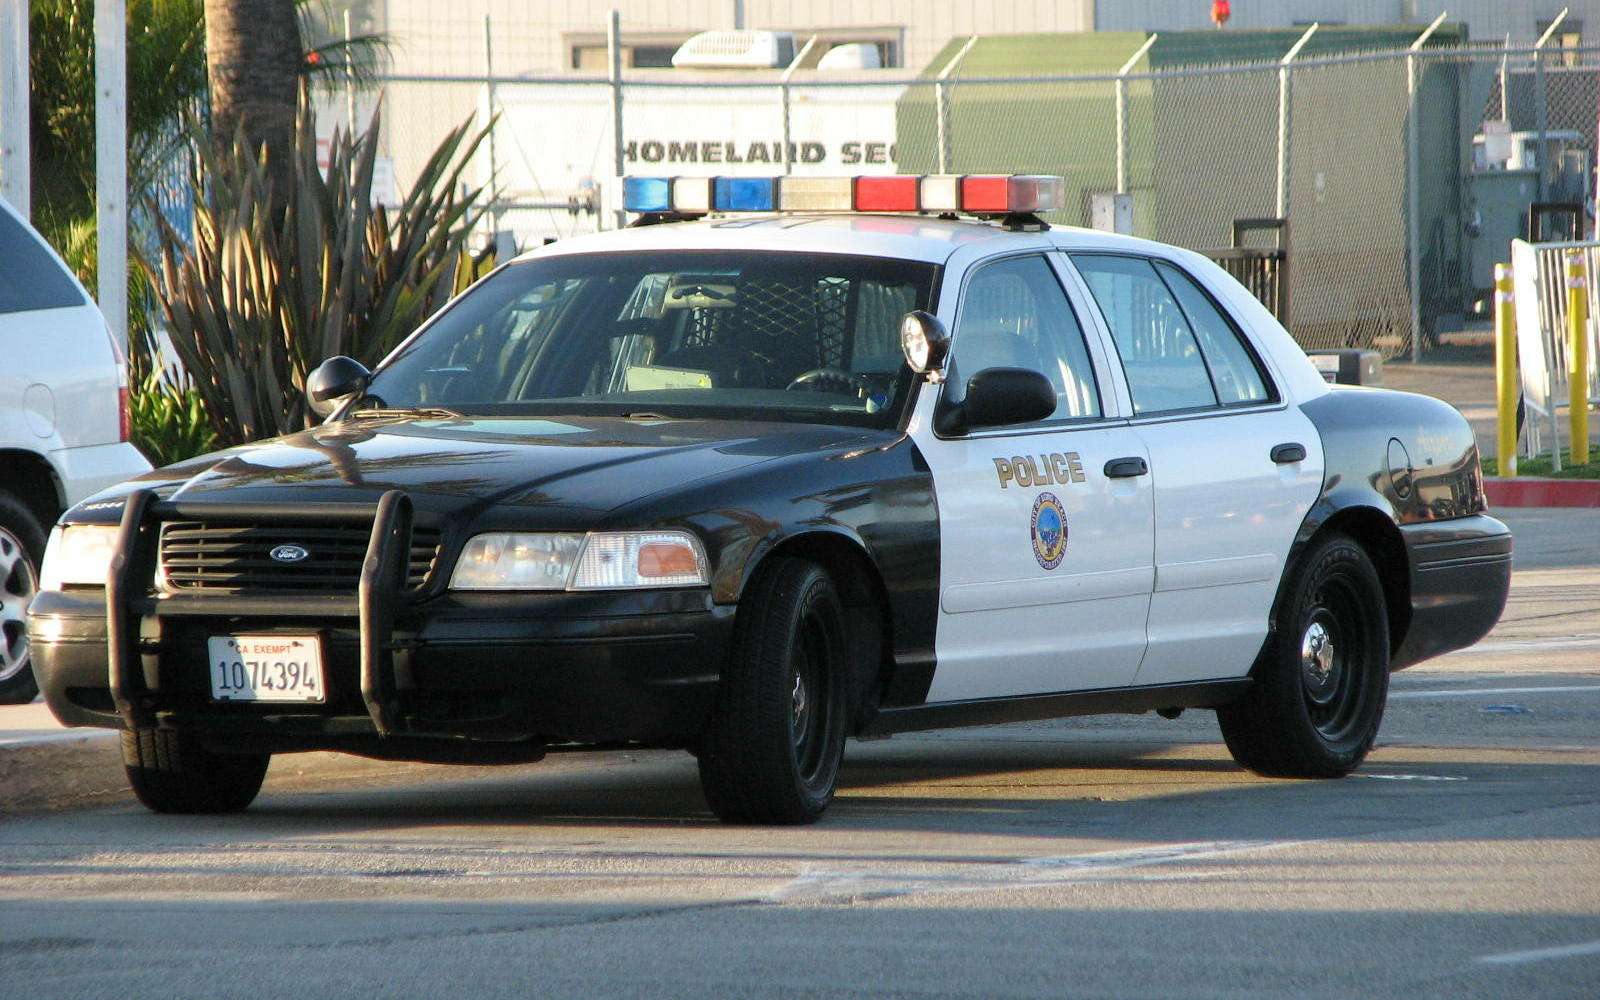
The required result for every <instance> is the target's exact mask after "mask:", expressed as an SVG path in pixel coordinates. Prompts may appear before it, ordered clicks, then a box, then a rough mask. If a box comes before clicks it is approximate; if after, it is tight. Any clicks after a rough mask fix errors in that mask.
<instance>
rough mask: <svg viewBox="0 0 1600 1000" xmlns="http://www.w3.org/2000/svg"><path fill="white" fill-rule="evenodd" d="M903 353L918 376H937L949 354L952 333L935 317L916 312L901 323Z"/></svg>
mask: <svg viewBox="0 0 1600 1000" xmlns="http://www.w3.org/2000/svg"><path fill="white" fill-rule="evenodd" d="M900 349H901V350H902V351H904V352H905V355H906V364H908V365H910V366H911V370H912V371H914V372H916V373H917V374H918V375H925V374H927V373H928V372H936V371H938V370H939V369H941V368H943V367H944V359H945V356H946V355H947V354H949V353H950V332H949V331H948V330H946V329H945V328H944V324H943V323H941V322H939V318H938V317H937V316H935V315H933V313H928V312H923V311H922V310H921V309H913V310H912V311H911V312H908V313H906V315H905V318H904V319H902V320H900Z"/></svg>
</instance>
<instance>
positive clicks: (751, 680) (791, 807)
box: [699, 557, 849, 823]
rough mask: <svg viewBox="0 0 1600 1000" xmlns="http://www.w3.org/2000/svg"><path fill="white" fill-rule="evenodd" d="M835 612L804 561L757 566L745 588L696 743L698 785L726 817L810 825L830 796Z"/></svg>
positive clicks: (834, 766)
mask: <svg viewBox="0 0 1600 1000" xmlns="http://www.w3.org/2000/svg"><path fill="white" fill-rule="evenodd" d="M848 648H849V647H848V644H847V643H846V641H845V625H844V612H843V609H842V608H841V606H840V604H839V596H838V593H837V592H836V591H835V590H834V587H833V582H832V581H831V580H830V579H829V578H828V574H827V573H826V572H825V571H824V570H823V569H822V567H820V566H818V565H817V564H815V563H813V562H810V561H808V560H804V559H793V558H783V557H780V558H778V559H775V560H773V561H772V562H771V563H769V564H767V565H765V566H763V567H762V569H761V570H760V572H759V573H758V575H757V577H756V579H755V580H753V581H752V582H751V584H750V586H749V587H748V588H747V589H746V593H745V597H744V599H743V601H742V602H741V604H740V607H739V618H738V621H737V623H736V624H735V627H734V643H733V653H732V655H731V656H730V657H729V661H728V663H727V665H726V666H725V668H724V670H723V676H722V684H721V688H720V690H719V691H718V699H717V707H716V712H715V716H714V718H713V719H712V722H711V726H710V729H709V731H708V732H707V733H706V735H705V738H704V740H702V742H701V744H700V747H699V762H700V783H701V787H702V788H703V789H704V790H705V795H706V801H707V803H709V804H710V806H711V810H712V812H714V813H716V814H717V816H718V818H720V819H722V820H723V821H725V822H729V823H810V822H812V821H814V820H816V819H817V817H819V816H821V815H822V812H823V810H825V809H826V808H827V807H828V803H829V802H831V801H832V800H833V793H834V788H835V786H836V785H837V783H838V780H839V764H840V761H841V760H842V759H843V756H844V737H845V715H846V705H847V699H846V692H847V691H848V690H849V665H848V663H847V661H846V650H847V649H848Z"/></svg>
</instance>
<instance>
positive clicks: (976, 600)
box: [30, 176, 1511, 822]
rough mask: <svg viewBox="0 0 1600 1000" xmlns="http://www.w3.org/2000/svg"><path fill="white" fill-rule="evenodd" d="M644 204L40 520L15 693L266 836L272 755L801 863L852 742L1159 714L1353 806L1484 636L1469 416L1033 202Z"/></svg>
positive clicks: (163, 783) (973, 195)
mask: <svg viewBox="0 0 1600 1000" xmlns="http://www.w3.org/2000/svg"><path fill="white" fill-rule="evenodd" d="M626 192H627V197H628V206H629V208H630V209H633V210H634V211H636V212H637V213H639V219H640V221H641V222H645V223H657V222H661V223H669V224H659V225H642V226H635V227H631V228H628V229H625V230H621V231H617V232H612V233H605V234H599V235H595V236H590V237H582V238H577V239H572V240H568V241H564V242H561V243H557V244H554V245H551V246H547V247H544V248H543V249H541V250H538V251H535V252H533V253H530V254H527V255H525V256H523V257H521V258H519V259H518V260H516V261H515V262H512V263H510V264H508V265H506V266H504V267H502V268H500V269H499V270H497V271H496V272H495V273H494V274H492V275H491V276H489V277H488V278H486V279H484V280H483V281H481V282H480V283H478V284H477V285H476V286H475V287H474V288H473V289H471V290H470V291H468V292H467V293H466V294H464V295H462V296H461V297H460V298H458V299H457V300H456V301H455V302H454V303H452V304H451V305H450V306H449V307H448V308H446V309H445V310H443V311H442V312H441V313H440V314H439V315H438V316H437V317H436V318H434V319H433V320H432V321H431V322H429V323H428V324H427V325H426V326H424V327H423V328H422V329H421V330H419V331H418V332H417V333H416V334H415V335H414V336H412V337H411V338H410V339H408V340H407V341H406V342H405V343H404V344H402V345H401V346H400V347H399V348H398V349H397V350H395V351H394V352H393V353H392V354H391V355H390V356H389V357H388V358H386V359H385V360H384V361H383V363H382V364H380V365H379V366H378V367H377V369H376V371H373V372H368V371H367V370H366V369H365V368H364V367H362V366H361V365H359V364H358V363H356V362H355V361H352V360H350V359H348V358H334V359H331V360H329V361H327V362H325V363H324V364H323V365H322V366H321V367H320V368H318V369H317V370H316V371H315V372H314V373H313V374H312V376H311V378H310V380H309V383H308V386H307V391H308V392H309V393H310V395H311V396H312V398H313V399H314V400H317V401H321V402H322V403H323V404H324V405H325V406H326V407H327V408H328V409H330V410H332V411H333V412H332V416H331V418H330V419H329V420H328V421H327V422H326V423H324V424H323V425H321V426H319V427H317V428H315V429H312V430H307V431H305V432H303V433H299V434H293V435H289V436H287V437H283V438H278V439H275V440H270V441H263V442H260V443H257V444H252V445H249V446H246V447H240V448H234V449H230V450H227V451H224V452H219V453H217V454H213V455H208V456H205V457H203V458H199V459H195V460H193V461H190V462H186V463H183V464H181V465H177V466H173V467H170V468H166V469H161V470H157V471H155V472H152V473H149V474H147V475H144V476H141V477H139V478H137V479H134V480H132V481H130V482H128V483H126V484H124V485H122V486H119V487H116V488H114V489H111V490H108V491H104V492H102V493H100V494H99V495H97V496H95V497H93V498H91V499H90V500H88V501H86V502H84V503H81V504H79V505H77V506H76V507H74V508H72V509H71V510H69V511H68V512H67V513H66V514H65V515H63V517H62V518H61V521H60V524H59V525H58V526H57V527H56V529H55V530H54V532H53V534H52V536H51V540H50V544H49V551H48V555H47V557H46V560H45V566H44V569H43V572H42V577H43V580H42V587H41V593H40V594H39V596H38V597H37V599H36V600H35V602H34V603H33V606H32V620H31V633H30V634H31V638H32V642H33V650H34V663H35V669H36V671H37V674H38V679H39V682H40V687H41V688H42V689H43V691H44V693H45V696H46V698H47V699H48V701H49V704H50V707H51V709H52V711H53V712H54V713H55V714H56V716H57V717H58V718H59V719H60V720H61V721H62V722H63V723H66V724H67V725H73V726H102V727H111V728H117V729H120V730H121V732H122V748H123V754H124V759H125V763H126V765H127V771H128V776H129V779H130V781H131V784H132V786H133V789H134V791H135V792H136V793H137V794H138V796H139V798H140V799H141V800H142V801H143V802H144V803H145V804H146V805H147V806H149V807H151V808H153V809H156V810H162V811H173V812H214V811H226V810H237V809H241V808H244V807H245V806H246V805H248V804H249V803H250V802H251V800H252V799H253V798H254V797H255V795H256V793H257V792H258V790H259V788H260V785H261V782H262V776H263V774H264V772H265V771H266V768H267V763H268V760H269V758H270V756H271V755H272V754H274V753H287V752H294V751H304V750H340V751H348V752H350V753H355V754H364V755H369V756H374V757H383V758H396V759H406V760H421V761H460V762H501V761H504V762H513V761H530V760H535V759H538V758H539V757H540V756H542V755H544V754H545V753H547V752H552V751H557V750H564V749H572V748H604V747H641V746H644V747H670V748H684V749H687V750H689V751H690V752H692V753H693V754H695V755H696V757H697V758H698V761H699V768H700V774H701V777H702V782H703V785H704V789H705V793H706V798H707V801H708V802H709V803H710V805H711V808H712V809H713V810H714V811H715V813H716V814H717V815H718V816H720V817H722V818H723V819H725V820H730V821H744V822H804V821H809V820H812V819H815V818H816V817H817V816H818V815H819V814H821V813H822V811H823V810H824V809H825V808H826V807H827V805H828V803H829V801H830V800H831V798H832V797H833V794H834V789H835V786H836V784H837V781H838V776H839V768H840V759H841V756H842V753H843V748H844V742H845V739H846V737H849V736H872V735H883V734H889V733H896V732H901V731H907V730H918V729H929V728H935V727H944V726H962V725H973V724H984V723H999V722H1006V721H1012V720H1025V719H1042V718H1051V717H1059V716H1069V715H1078V714H1089V713H1102V712H1138V711H1145V710H1151V709H1155V710H1159V711H1162V712H1163V713H1164V714H1168V715H1170V714H1173V713H1174V712H1175V711H1177V710H1179V709H1183V708H1206V709H1215V711H1216V713H1217V717H1218V719H1219V721H1220V723H1221V728H1222V734H1223V737H1224V739H1225V740H1226V741H1227V745H1228V748H1229V750H1230V751H1231V752H1232V754H1233V756H1234V758H1235V759H1236V760H1237V761H1239V763H1241V764H1243V765H1244V766H1246V767H1248V768H1251V769H1252V770H1255V771H1257V772H1260V773H1262V774H1267V775H1282V776H1298V777H1337V776H1340V775H1343V774H1346V773H1348V772H1349V771H1351V770H1352V769H1353V768H1355V767H1356V766H1358V765H1359V764H1360V763H1361V761H1362V759H1363V758H1364V756H1365V755H1366V754H1367V752H1368V750H1369V748H1370V747H1371V746H1372V743H1373V739H1374V736H1375V735H1376V733H1377V731H1378V725H1379V720H1380V718H1381V717H1382V714H1383V708H1384V701H1385V696H1386V693H1387V687H1388V678H1389V672H1390V671H1391V670H1395V669H1399V668H1401V667H1405V666H1408V665H1410V664H1413V663H1416V662H1418V661H1420V660H1423V659H1425V658H1427V657H1430V656H1434V655H1437V654H1439V653H1442V652H1444V651H1446V650H1450V649H1455V648H1459V647H1463V646H1467V645H1469V644H1471V643H1473V642H1475V641H1477V640H1478V639H1479V638H1480V637H1482V636H1483V635H1484V634H1485V633H1486V632H1487V631H1488V630H1489V629H1490V628H1491V627H1492V626H1493V625H1494V623H1495V621H1496V620H1497V618H1498V617H1499V615H1500V612H1501V610H1502V608H1503V606H1504V602H1505V599H1506V592H1507V587H1508V584H1509V575H1510V556H1511V536H1510V534H1509V532H1508V531H1507V529H1506V527H1505V526H1504V525H1503V524H1501V523H1500V522H1499V521H1496V520H1495V519H1493V518H1492V517H1490V516H1488V514H1487V513H1485V503H1484V495H1483V489H1482V482H1481V478H1480V472H1479V467H1478V452H1477V448H1476V445H1475V444H1474V440H1473V435H1472V433H1471V431H1470V429H1469V427H1468V425H1467V423H1466V421H1465V420H1464V419H1463V418H1462V417H1461V416H1460V414H1458V413H1457V412H1456V411H1455V410H1454V409H1452V408H1451V407H1450V406H1448V405H1446V404H1444V403H1441V402H1438V401H1436V400H1433V399H1429V398H1425V397H1422V396H1415V395H1407V394H1402V393H1397V392H1388V391H1383V390H1368V389H1360V388H1335V387H1330V386H1329V385H1328V384H1327V383H1326V382H1324V380H1323V379H1322V377H1321V376H1320V375H1319V374H1318V372H1317V370H1316V369H1315V368H1314V367H1313V366H1312V365H1311V364H1310V362H1308V361H1307V359H1306V356H1305V354H1304V353H1303V352H1302V351H1301V349H1300V348H1299V347H1298V346H1296V344H1295V342H1294V341H1293V340H1291V339H1290V337H1289V335H1288V334H1287V333H1286V332H1285V331H1284V330H1283V328H1282V327H1281V326H1280V325H1279V324H1278V323H1277V322H1276V321H1275V320H1274V319H1273V317H1272V316H1271V315H1270V314H1269V313H1268V312H1267V310H1265V309H1264V308H1263V307H1262V306H1261V305H1260V304H1259V303H1258V302H1257V301H1256V300H1255V299H1254V298H1253V297H1251V295H1250V294H1249V293H1248V292H1247V291H1246V290H1245V289H1244V288H1243V287H1241V286H1240V285H1239V284H1237V283H1236V282H1235V281H1234V280H1233V279H1232V278H1231V277H1229V276H1228V275H1227V274H1225V273H1224V272H1223V271H1222V270H1220V269H1219V268H1218V267H1216V266H1215V265H1213V264H1212V263H1211V262H1210V261H1208V260H1206V259H1205V258H1204V257H1201V256H1199V255H1197V254H1194V253H1191V252H1188V251H1185V250H1181V249H1178V248H1175V247H1171V246H1166V245H1162V244H1159V243H1152V242H1147V241H1143V240H1138V239H1131V238H1124V237H1119V236H1113V235H1108V234H1105V233H1100V232H1090V231H1084V230H1078V229H1061V228H1055V229H1052V228H1049V227H1047V226H1045V225H1043V224H1041V223H1040V222H1039V221H1038V218H1037V216H1036V214H1035V213H1037V212H1039V211H1043V210H1048V209H1050V208H1053V207H1055V206H1056V205H1057V204H1059V201H1060V199H1061V197H1062V185H1061V182H1060V180H1059V179H1057V178H1045V177H1019V176H998V177H994V176H986V177H973V176H968V177H960V178H952V177H924V178H917V177H877V178H866V177H863V178H857V179H849V178H840V179H832V178H810V179H794V178H782V179H778V180H774V179H752V178H738V179H735V178H718V179H715V180H708V179H705V178H699V179H661V178H632V179H629V180H628V181H627V182H626ZM724 210H726V211H724ZM740 210H746V211H748V212H750V213H753V214H738V213H739V211H740ZM708 213H709V215H710V217H709V218H702V219H694V218H693V217H696V216H702V215H707V214H708ZM958 213H959V214H961V215H965V216H968V218H965V219H962V218H959V217H958ZM973 216H976V217H977V218H972V217H973ZM335 406H336V407H337V408H336V409H334V407H335Z"/></svg>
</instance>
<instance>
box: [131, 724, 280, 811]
mask: <svg viewBox="0 0 1600 1000" xmlns="http://www.w3.org/2000/svg"><path fill="white" fill-rule="evenodd" d="M121 736H122V765H123V767H124V769H126V770H127V772H128V784H129V785H131V786H132V787H133V794H135V795H137V796H138V797H139V801H140V802H142V803H144V804H145V806H146V807H147V808H149V809H150V810H151V811H153V812H158V813H231V812H239V811H240V810H242V809H244V808H245V807H246V806H248V805H249V804H250V803H251V802H253V801H255V797H256V793H258V792H260V791H261V782H262V780H263V779H265V778H266V776H267V764H268V763H269V762H270V761H271V760H272V755H271V754H265V753H240V754H232V753H215V752H213V751H211V750H207V749H206V748H205V747H203V746H201V745H200V742H199V740H197V739H195V738H194V737H193V736H192V735H190V734H188V733H184V732H180V731H175V730H170V729H136V730H123V731H122V733H121Z"/></svg>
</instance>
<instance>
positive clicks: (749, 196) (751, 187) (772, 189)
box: [711, 177, 778, 212]
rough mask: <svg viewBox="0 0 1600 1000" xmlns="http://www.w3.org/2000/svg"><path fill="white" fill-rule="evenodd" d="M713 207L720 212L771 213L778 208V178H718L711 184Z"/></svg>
mask: <svg viewBox="0 0 1600 1000" xmlns="http://www.w3.org/2000/svg"><path fill="white" fill-rule="evenodd" d="M711 207H712V208H714V209H716V210H717V211H719V212H770V211H772V210H774V209H776V208H777V207H778V178H776V177H718V178H717V179H716V180H714V181H712V182H711Z"/></svg>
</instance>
